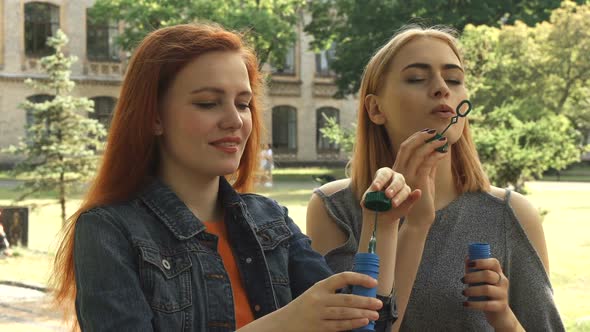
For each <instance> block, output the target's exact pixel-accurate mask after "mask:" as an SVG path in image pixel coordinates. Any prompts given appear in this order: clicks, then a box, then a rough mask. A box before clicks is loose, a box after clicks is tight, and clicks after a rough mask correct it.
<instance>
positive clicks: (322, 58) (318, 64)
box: [315, 44, 336, 77]
mask: <svg viewBox="0 0 590 332" xmlns="http://www.w3.org/2000/svg"><path fill="white" fill-rule="evenodd" d="M335 56H336V47H335V44H332V46H331V47H330V48H329V49H327V50H325V51H321V52H320V53H316V54H315V73H316V76H320V77H329V76H333V75H334V72H333V71H332V67H331V65H332V61H334V58H335Z"/></svg>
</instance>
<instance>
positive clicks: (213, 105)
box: [193, 102, 217, 109]
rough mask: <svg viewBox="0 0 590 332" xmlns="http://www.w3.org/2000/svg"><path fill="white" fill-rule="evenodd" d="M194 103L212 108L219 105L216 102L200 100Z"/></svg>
mask: <svg viewBox="0 0 590 332" xmlns="http://www.w3.org/2000/svg"><path fill="white" fill-rule="evenodd" d="M193 105H195V106H197V107H198V108H203V109H211V108H214V107H215V106H217V103H216V102H198V103H193Z"/></svg>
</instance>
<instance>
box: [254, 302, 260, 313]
mask: <svg viewBox="0 0 590 332" xmlns="http://www.w3.org/2000/svg"><path fill="white" fill-rule="evenodd" d="M254 311H256V312H259V311H260V306H259V305H258V304H257V305H255V306H254Z"/></svg>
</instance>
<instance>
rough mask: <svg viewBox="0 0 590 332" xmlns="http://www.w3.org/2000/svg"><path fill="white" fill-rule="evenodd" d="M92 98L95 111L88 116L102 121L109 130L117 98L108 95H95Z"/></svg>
mask: <svg viewBox="0 0 590 332" xmlns="http://www.w3.org/2000/svg"><path fill="white" fill-rule="evenodd" d="M90 99H91V100H92V101H94V112H92V113H89V114H88V116H89V117H90V118H92V119H96V120H98V121H99V122H100V123H102V125H103V126H104V127H105V129H107V130H108V129H109V126H110V124H111V117H112V114H113V110H114V109H115V104H116V103H117V99H115V98H113V97H108V96H101V97H94V98H90Z"/></svg>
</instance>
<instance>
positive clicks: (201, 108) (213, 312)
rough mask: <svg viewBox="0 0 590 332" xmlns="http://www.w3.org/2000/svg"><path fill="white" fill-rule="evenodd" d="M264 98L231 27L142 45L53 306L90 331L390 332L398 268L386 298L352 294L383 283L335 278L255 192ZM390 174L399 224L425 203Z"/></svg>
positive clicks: (175, 31) (63, 257)
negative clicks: (370, 328) (355, 331)
mask: <svg viewBox="0 0 590 332" xmlns="http://www.w3.org/2000/svg"><path fill="white" fill-rule="evenodd" d="M261 90H262V85H261V77H260V73H259V72H258V63H257V60H256V57H255V56H254V53H253V52H252V51H251V50H250V49H249V48H248V47H247V46H245V45H244V43H243V41H242V39H241V37H240V36H239V35H237V34H235V33H232V32H229V31H226V30H224V29H222V28H220V27H215V26H207V25H179V26H173V27H168V28H163V29H161V30H157V31H155V32H153V33H151V34H149V35H148V36H147V37H146V38H145V39H144V40H143V41H142V43H141V44H140V45H139V46H138V47H137V49H136V51H135V54H134V56H133V58H132V60H131V62H130V64H129V67H128V69H127V73H126V76H125V79H124V82H123V86H122V89H121V95H120V99H119V102H118V104H117V107H116V110H115V112H114V117H113V120H112V126H111V129H110V132H109V136H108V141H107V145H106V149H105V152H104V156H103V162H102V165H101V166H100V169H99V171H98V175H97V177H96V179H95V180H94V182H93V184H92V186H91V188H90V190H89V192H88V194H87V196H86V198H85V200H84V202H83V204H82V206H81V208H80V209H79V210H78V211H77V212H76V213H75V214H74V215H73V216H72V217H71V218H70V220H69V223H68V225H67V228H66V229H65V233H64V234H65V236H64V239H63V242H62V243H61V246H60V248H59V251H58V253H57V258H56V263H55V268H54V274H53V284H54V288H55V290H56V300H57V301H58V302H60V303H62V304H64V305H66V306H67V305H71V306H74V307H75V313H76V318H77V319H76V325H77V326H79V327H80V328H81V329H82V330H84V331H152V330H155V331H235V330H239V331H278V330H281V331H341V330H348V329H352V328H355V327H360V326H364V325H366V324H368V322H369V320H372V321H374V320H378V322H377V327H378V330H380V331H385V330H387V329H389V328H391V324H392V323H393V321H394V319H395V312H394V311H393V310H392V307H391V303H392V296H391V295H390V294H391V285H392V281H393V278H394V274H393V265H386V266H384V267H383V269H382V273H381V275H380V276H379V294H380V295H382V296H379V299H375V298H368V297H363V296H356V295H351V294H346V292H342V291H341V290H342V289H346V287H347V286H348V285H362V286H364V287H375V286H376V284H377V280H375V279H372V278H370V277H368V276H365V275H362V274H357V273H352V272H344V273H340V274H336V275H333V273H332V271H331V270H330V268H329V267H328V265H327V264H326V262H325V260H324V259H323V257H322V256H321V255H320V254H318V253H316V252H315V251H313V250H312V249H311V246H310V241H309V238H307V237H306V236H305V235H303V234H302V233H301V231H300V230H299V228H298V227H297V226H296V225H295V224H294V223H293V221H292V220H291V218H289V216H288V214H287V209H286V208H284V207H282V206H280V205H278V204H277V203H276V202H275V201H273V200H271V199H268V198H266V197H262V196H258V195H255V194H248V193H247V192H248V190H249V189H250V188H251V184H252V182H253V180H254V174H255V171H256V168H257V167H258V165H259V163H258V156H259V155H260V154H259V147H260V141H261V135H262V133H263V128H262V121H261V119H262V110H261V108H260V96H261V93H262V91H261ZM393 177H394V179H393V181H391V183H392V185H393V186H396V188H400V190H398V191H397V194H396V196H395V197H396V199H398V200H399V201H400V202H403V203H402V204H401V206H400V207H399V208H398V209H397V210H396V211H397V212H396V213H398V214H399V215H402V214H405V213H407V210H408V209H409V207H410V206H411V204H412V202H413V201H415V198H416V193H415V192H414V193H412V192H411V191H410V189H409V187H408V186H407V185H406V184H405V182H404V180H403V177H401V176H400V175H399V174H397V176H396V175H394V176H393ZM392 225H393V224H392V223H384V225H383V226H382V227H384V228H387V227H390V228H391V227H392ZM385 244H386V245H389V246H390V247H395V246H396V245H397V240H396V239H392V240H390V241H387V243H385ZM390 252H392V251H391V250H390ZM389 259H390V260H391V261H393V260H394V257H393V256H391V257H389Z"/></svg>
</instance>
